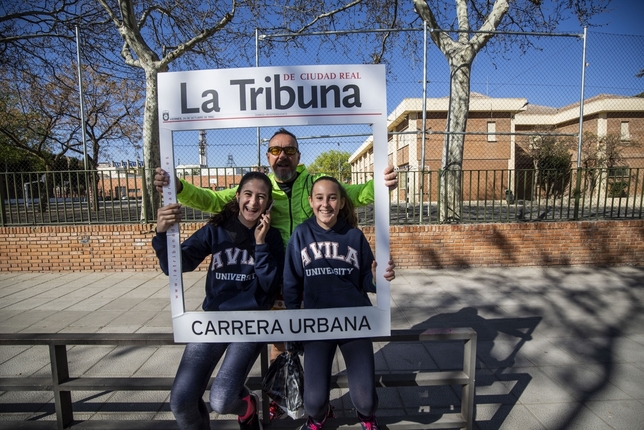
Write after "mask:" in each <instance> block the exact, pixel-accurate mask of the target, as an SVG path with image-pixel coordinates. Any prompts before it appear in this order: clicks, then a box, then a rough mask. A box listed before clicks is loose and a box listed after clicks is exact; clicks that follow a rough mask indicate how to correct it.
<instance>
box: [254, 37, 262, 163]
mask: <svg viewBox="0 0 644 430" xmlns="http://www.w3.org/2000/svg"><path fill="white" fill-rule="evenodd" d="M255 67H259V29H258V28H256V29H255ZM256 133H257V170H258V171H261V170H262V149H261V144H262V142H261V138H260V132H259V127H257V128H256Z"/></svg>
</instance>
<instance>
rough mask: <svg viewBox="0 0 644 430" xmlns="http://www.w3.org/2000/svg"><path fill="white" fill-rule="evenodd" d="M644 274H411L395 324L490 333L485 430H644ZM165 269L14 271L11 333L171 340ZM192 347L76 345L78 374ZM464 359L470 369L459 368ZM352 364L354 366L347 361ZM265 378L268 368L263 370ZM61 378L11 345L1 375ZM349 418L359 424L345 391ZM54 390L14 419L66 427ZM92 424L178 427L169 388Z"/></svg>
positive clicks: (483, 389)
mask: <svg viewBox="0 0 644 430" xmlns="http://www.w3.org/2000/svg"><path fill="white" fill-rule="evenodd" d="M204 276H205V274H203V273H196V274H186V276H185V278H184V284H185V290H186V308H187V309H195V310H196V309H198V308H199V305H200V302H201V299H202V297H203V285H204V279H203V278H204ZM643 310H644V268H641V267H639V268H638V267H614V268H589V267H568V268H539V267H522V268H485V269H464V270H400V271H398V277H397V278H396V280H394V282H392V328H401V329H402V328H425V327H458V326H468V327H473V328H474V329H476V330H477V332H478V337H479V342H478V370H477V375H476V376H477V382H476V399H475V401H476V427H477V428H480V429H509V430H514V429H522V430H529V429H548V430H551V429H553V430H562V429H620V430H622V429H642V428H644V424H643V423H644V312H643ZM170 331H171V318H170V310H169V297H168V290H167V280H166V278H165V277H164V276H163V275H162V274H160V273H140V272H137V273H135V272H107V273H86V272H81V273H0V332H2V333H16V332H38V333H55V332H74V333H105V332H109V333H135V332H137V333H154V332H170ZM409 348H412V347H407V348H401V347H394V346H392V345H377V353H376V362H377V365H378V366H379V367H389V368H398V369H401V370H402V369H426V368H434V369H438V368H440V369H443V368H449V367H450V366H451V365H453V363H455V358H454V357H455V352H454V351H453V348H451V347H450V346H449V345H440V344H435V343H433V344H432V343H427V344H422V345H421V344H419V345H417V346H416V347H413V351H412V350H411V349H409ZM182 350H183V347H182V346H166V347H152V346H151V347H145V348H136V349H134V348H130V347H122V348H112V347H91V348H90V347H74V348H71V349H70V351H69V361H70V367H71V372H72V374H79V375H82V374H85V375H103V376H131V375H137V376H153V375H154V376H173V375H174V373H175V371H176V367H177V364H178V362H179V358H180V356H181V353H182ZM456 361H458V360H456ZM338 365H339V366H341V364H338ZM253 372H255V373H256V374H257V372H258V367H257V366H256V368H255V369H254V370H253ZM48 374H49V357H48V352H47V350H46V348H42V347H32V348H27V347H17V346H0V377H2V376H18V375H39V376H46V375H48ZM405 390H407V389H400V390H394V391H393V392H392V391H391V390H389V391H387V392H382V393H381V405H380V410H381V411H382V413H383V414H392V415H393V414H418V413H427V412H430V413H431V412H434V413H436V411H441V410H449V409H450V408H451V407H452V405H453V404H454V402H457V401H458V399H457V397H456V395H455V394H454V391H452V390H451V389H450V388H441V387H435V388H434V387H432V388H431V389H429V390H427V389H425V390H420V391H419V390H414V389H409V390H410V391H405ZM332 399H333V400H332V402H333V404H334V406H335V409H336V411H337V412H338V414H339V415H340V416H342V415H346V416H351V415H352V414H354V412H353V411H352V410H351V402H350V400H349V397H348V395H347V393H346V392H342V391H341V390H335V391H334V392H333V394H332ZM51 401H52V399H51V395H49V394H48V393H31V392H27V393H23V392H6V393H2V392H0V420H7V419H24V420H27V419H31V420H33V419H46V420H51V419H55V416H54V415H53V405H52V403H51ZM74 401H75V402H76V404H75V411H78V412H75V416H76V417H77V418H79V419H106V418H107V417H113V419H122V418H123V416H124V412H125V411H127V412H129V413H132V416H133V417H136V418H137V419H147V418H149V419H171V414H170V412H169V411H168V407H167V401H168V393H167V392H116V393H111V392H100V393H77V394H76V393H75V394H74Z"/></svg>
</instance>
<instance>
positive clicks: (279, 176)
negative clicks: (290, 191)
mask: <svg viewBox="0 0 644 430" xmlns="http://www.w3.org/2000/svg"><path fill="white" fill-rule="evenodd" d="M278 171H279V172H281V173H278ZM273 174H274V175H275V179H276V180H277V181H278V182H291V181H292V180H293V179H295V177H296V175H297V171H296V170H295V169H293V170H290V169H289V170H288V172H286V170H285V169H284V168H282V169H279V168H278V169H273Z"/></svg>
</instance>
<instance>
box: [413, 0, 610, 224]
mask: <svg viewBox="0 0 644 430" xmlns="http://www.w3.org/2000/svg"><path fill="white" fill-rule="evenodd" d="M413 2H414V10H415V11H416V13H417V14H418V15H419V16H420V17H421V18H422V19H423V20H424V21H425V22H427V25H428V26H429V27H430V29H431V30H430V31H431V32H430V35H431V39H432V41H433V42H434V44H435V45H436V46H437V47H438V49H440V51H441V52H442V53H443V55H444V56H445V58H446V59H447V62H448V63H449V68H450V102H449V112H448V120H447V125H446V127H445V131H446V134H445V143H444V148H443V156H442V169H443V172H442V174H443V176H442V177H441V189H442V190H443V192H444V193H445V194H444V198H443V200H442V202H443V205H442V206H441V208H440V218H441V221H442V222H457V221H459V220H460V217H461V213H460V207H461V205H460V202H461V169H462V164H463V148H464V144H465V136H464V135H463V134H462V133H463V132H465V130H466V127H467V116H468V107H469V100H470V73H471V69H472V62H473V61H474V58H475V57H476V55H477V54H478V53H479V52H480V51H481V50H482V49H483V48H485V46H486V45H487V44H488V42H490V40H491V39H492V38H493V37H494V36H495V33H494V32H497V31H510V30H513V31H552V30H554V29H555V28H556V25H557V23H558V22H559V21H560V20H561V19H563V18H564V17H565V16H566V14H568V13H570V12H572V13H574V14H575V15H576V16H577V18H578V19H579V21H580V23H581V24H585V23H586V22H587V21H588V19H589V18H590V17H591V16H593V15H594V14H596V13H599V12H601V11H603V10H605V7H606V5H607V3H608V0H596V1H593V0H590V1H586V0H567V1H562V2H546V1H543V0H515V1H511V0H495V1H489V0H453V4H450V3H451V2H449V1H443V0H433V1H429V2H426V1H425V0H413ZM450 34H452V35H454V36H453V37H450ZM508 40H509V39H506V41H508ZM524 46H525V47H527V46H528V45H524Z"/></svg>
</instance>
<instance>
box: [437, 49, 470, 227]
mask: <svg viewBox="0 0 644 430" xmlns="http://www.w3.org/2000/svg"><path fill="white" fill-rule="evenodd" d="M448 60H449V64H450V103H449V112H448V115H447V124H446V126H445V131H446V134H445V146H444V148H443V157H442V172H441V180H440V186H441V190H442V191H441V199H442V201H441V205H440V221H441V222H443V223H448V222H459V221H460V219H461V210H462V206H463V205H462V176H463V147H464V143H465V135H464V134H463V133H464V132H465V130H466V128H467V114H468V109H469V104H470V71H471V65H472V61H473V60H474V51H473V49H472V47H471V46H469V45H466V46H463V47H462V49H461V50H459V51H458V52H453V53H452V55H451V56H450V57H448ZM454 133H455V134H454Z"/></svg>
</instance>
